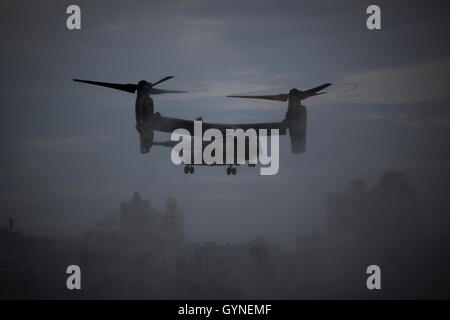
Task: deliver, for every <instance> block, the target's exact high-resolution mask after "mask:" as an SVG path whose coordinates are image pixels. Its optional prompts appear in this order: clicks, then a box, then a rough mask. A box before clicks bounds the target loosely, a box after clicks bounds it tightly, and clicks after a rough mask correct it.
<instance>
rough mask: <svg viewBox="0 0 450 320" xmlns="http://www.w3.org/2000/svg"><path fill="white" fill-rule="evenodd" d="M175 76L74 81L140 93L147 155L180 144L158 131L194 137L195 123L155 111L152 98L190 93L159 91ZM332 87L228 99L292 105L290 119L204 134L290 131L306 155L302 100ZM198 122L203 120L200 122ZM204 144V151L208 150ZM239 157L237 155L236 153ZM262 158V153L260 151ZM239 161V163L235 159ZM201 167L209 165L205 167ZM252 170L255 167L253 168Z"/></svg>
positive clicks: (139, 123) (139, 119)
mask: <svg viewBox="0 0 450 320" xmlns="http://www.w3.org/2000/svg"><path fill="white" fill-rule="evenodd" d="M172 78H173V76H167V77H164V78H162V79H160V80H158V81H156V82H154V83H151V82H147V81H145V80H141V81H139V82H138V83H137V84H132V83H127V84H121V83H110V82H99V81H90V80H81V79H73V81H76V82H82V83H87V84H91V85H97V86H102V87H107V88H112V89H116V90H122V91H125V92H129V93H133V94H134V93H136V103H135V113H136V130H137V131H138V133H139V137H140V152H141V153H147V152H149V151H150V148H151V147H152V146H154V145H159V146H166V147H172V146H174V144H176V143H177V142H176V141H166V142H158V141H154V140H153V137H154V131H161V132H169V133H171V132H173V131H174V130H176V129H179V128H182V129H186V130H188V131H189V133H190V135H191V136H193V135H194V120H187V119H178V118H171V117H165V116H162V115H161V114H160V113H159V112H155V111H154V102H153V98H152V95H157V94H170V93H186V91H179V90H165V89H157V88H155V86H156V85H158V84H160V83H162V82H164V81H167V80H169V79H172ZM330 85H331V83H325V84H322V85H320V86H318V87H314V88H312V89H309V90H305V91H302V90H298V89H291V90H290V91H289V93H281V94H277V95H250V96H248V95H230V96H228V97H234V98H246V99H264V100H273V101H283V102H286V101H287V102H288V109H287V112H286V116H285V118H284V119H283V120H281V121H278V122H262V123H238V124H223V123H209V122H203V123H202V127H203V130H208V129H211V128H215V129H219V130H220V132H221V133H222V134H223V135H225V134H226V130H227V129H235V130H236V129H242V130H244V131H246V130H247V129H251V128H252V129H255V130H256V131H257V132H258V131H259V129H267V134H270V130H271V129H278V130H279V134H280V135H285V134H286V131H287V130H289V136H290V140H291V150H292V152H293V153H303V152H305V149H306V107H305V106H303V105H302V104H301V100H304V99H307V98H309V97H312V96H316V95H320V94H324V93H326V92H320V91H321V90H323V89H325V88H327V87H329V86H330ZM195 120H202V118H197V119H195ZM205 145H207V144H205V143H203V148H204V147H205ZM247 149H248V146H247V145H246V152H245V153H246V155H245V160H248V150H247ZM235 154H236V152H235ZM258 154H259V150H258ZM235 160H236V159H235ZM200 165H208V164H205V163H202V164H200ZM223 165H227V166H228V168H227V174H228V175H229V174H233V175H234V174H236V168H234V167H233V165H235V166H236V165H239V164H238V163H237V162H236V161H235V162H234V164H232V165H230V164H223ZM249 166H255V165H251V164H249ZM184 172H185V173H191V174H192V173H194V167H193V166H192V165H185V168H184Z"/></svg>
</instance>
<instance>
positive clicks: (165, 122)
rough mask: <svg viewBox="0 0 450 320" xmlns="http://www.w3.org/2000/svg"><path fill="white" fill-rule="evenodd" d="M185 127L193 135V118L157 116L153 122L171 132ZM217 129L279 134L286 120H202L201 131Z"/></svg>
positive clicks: (281, 133)
mask: <svg viewBox="0 0 450 320" xmlns="http://www.w3.org/2000/svg"><path fill="white" fill-rule="evenodd" d="M180 128H182V129H186V130H188V131H189V132H190V133H191V135H192V136H193V135H194V120H186V119H177V118H170V117H164V116H159V117H158V118H157V120H156V121H155V122H154V124H153V129H154V130H157V131H162V132H170V133H171V132H173V131H174V130H176V129H180ZM211 128H215V129H219V130H220V131H221V132H222V134H225V133H226V129H235V130H236V129H242V130H244V131H245V130H247V129H250V128H252V129H255V130H257V131H259V129H267V134H268V135H270V129H278V130H279V135H285V134H286V129H287V123H286V121H279V122H259V123H237V124H221V123H210V122H203V123H202V129H203V132H204V131H206V130H208V129H211Z"/></svg>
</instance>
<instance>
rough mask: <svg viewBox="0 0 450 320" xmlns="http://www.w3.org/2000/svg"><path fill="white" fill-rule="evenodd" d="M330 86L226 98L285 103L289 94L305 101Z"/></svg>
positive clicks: (329, 84)
mask: <svg viewBox="0 0 450 320" xmlns="http://www.w3.org/2000/svg"><path fill="white" fill-rule="evenodd" d="M329 86H331V83H325V84H322V85H320V86H318V87H314V88H311V89H309V90H305V91H302V90H298V89H291V90H290V91H289V93H280V94H272V95H251V96H245V95H230V96H227V97H230V98H247V99H263V100H273V101H287V100H288V99H289V96H290V95H291V94H296V95H300V99H306V98H309V97H312V96H318V95H320V94H325V93H326V92H319V91H321V90H323V89H325V88H327V87H329Z"/></svg>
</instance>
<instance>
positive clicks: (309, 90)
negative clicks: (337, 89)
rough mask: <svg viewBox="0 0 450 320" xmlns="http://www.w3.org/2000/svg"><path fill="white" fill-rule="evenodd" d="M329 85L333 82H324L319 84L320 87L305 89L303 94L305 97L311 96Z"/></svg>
mask: <svg viewBox="0 0 450 320" xmlns="http://www.w3.org/2000/svg"><path fill="white" fill-rule="evenodd" d="M329 86H331V83H324V84H322V85H320V86H318V87H315V88H311V89H308V90H305V91H303V95H304V96H305V98H307V97H310V96H314V95H317V93H318V92H319V91H320V90H323V89H325V88H328V87H329Z"/></svg>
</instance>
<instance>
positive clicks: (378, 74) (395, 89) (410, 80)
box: [318, 58, 450, 103]
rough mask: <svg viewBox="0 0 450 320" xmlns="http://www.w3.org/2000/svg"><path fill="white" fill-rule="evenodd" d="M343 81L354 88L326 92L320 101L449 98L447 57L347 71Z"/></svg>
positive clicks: (401, 101) (434, 99)
mask: <svg viewBox="0 0 450 320" xmlns="http://www.w3.org/2000/svg"><path fill="white" fill-rule="evenodd" d="M342 81H343V82H348V83H356V84H357V89H356V90H353V91H351V92H346V93H339V94H336V95H330V96H328V97H326V95H325V96H324V97H323V98H322V99H320V101H321V102H327V101H334V102H354V103H418V102H429V101H444V100H449V99H450V91H449V90H448V88H447V86H448V83H449V82H450V58H446V59H443V60H435V61H428V62H421V63H417V64H414V65H408V66H400V67H389V68H379V69H374V70H367V71H362V72H359V73H354V74H349V75H347V76H345V77H344V78H343V79H342ZM318 99H319V98H318Z"/></svg>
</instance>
